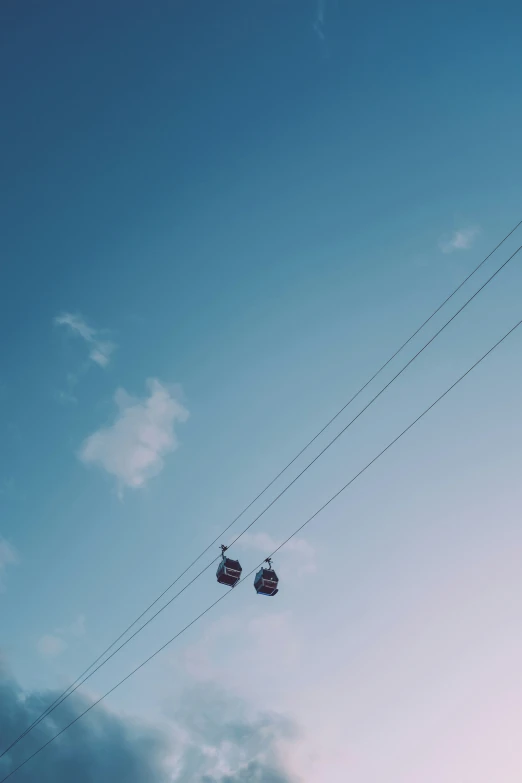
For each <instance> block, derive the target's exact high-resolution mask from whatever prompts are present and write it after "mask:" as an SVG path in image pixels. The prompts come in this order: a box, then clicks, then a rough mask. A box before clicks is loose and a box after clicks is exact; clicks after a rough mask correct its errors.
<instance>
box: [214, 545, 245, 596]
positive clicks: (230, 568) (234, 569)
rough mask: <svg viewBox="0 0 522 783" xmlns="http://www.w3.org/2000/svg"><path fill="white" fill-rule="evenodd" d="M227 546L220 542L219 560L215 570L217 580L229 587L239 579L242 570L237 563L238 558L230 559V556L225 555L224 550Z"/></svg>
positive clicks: (233, 585) (234, 584)
mask: <svg viewBox="0 0 522 783" xmlns="http://www.w3.org/2000/svg"><path fill="white" fill-rule="evenodd" d="M227 549H228V547H226V546H223V544H221V558H222V559H221V562H220V564H219V566H218V570H217V571H216V576H217V580H218V582H219V583H220V584H222V585H228V586H229V587H235V586H236V585H237V583H238V582H239V580H240V579H241V571H242V570H243V569H242V568H241V566H240V564H239V560H232V559H231V558H230V557H225V552H226V551H227Z"/></svg>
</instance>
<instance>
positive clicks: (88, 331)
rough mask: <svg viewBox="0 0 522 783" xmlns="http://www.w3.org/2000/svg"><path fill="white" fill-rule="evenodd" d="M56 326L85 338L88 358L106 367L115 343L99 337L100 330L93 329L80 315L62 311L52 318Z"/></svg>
mask: <svg viewBox="0 0 522 783" xmlns="http://www.w3.org/2000/svg"><path fill="white" fill-rule="evenodd" d="M54 322H55V324H57V325H58V326H65V327H67V328H69V329H71V330H72V331H73V332H74V333H75V334H77V335H78V336H79V337H81V338H82V339H83V340H85V342H86V343H88V344H89V345H90V346H91V349H90V352H89V359H90V360H91V361H92V362H94V363H95V364H97V365H98V366H99V367H107V365H108V364H109V362H110V358H111V355H112V353H113V352H114V351H115V350H116V345H115V344H114V343H112V342H110V341H109V340H103V339H101V338H100V331H99V330H98V329H93V327H92V326H89V325H88V324H87V323H86V321H85V320H84V319H83V318H82V317H81V316H80V315H74V314H73V313H62V315H59V316H57V317H56V318H55V319H54Z"/></svg>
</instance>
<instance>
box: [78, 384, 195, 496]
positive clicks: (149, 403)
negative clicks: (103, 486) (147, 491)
mask: <svg viewBox="0 0 522 783" xmlns="http://www.w3.org/2000/svg"><path fill="white" fill-rule="evenodd" d="M147 387H148V390H149V396H148V397H146V398H145V399H144V400H137V399H134V398H132V397H130V396H129V395H128V394H127V392H126V391H124V390H123V389H118V391H117V392H116V394H115V397H114V399H115V402H116V405H117V406H118V409H119V410H118V413H117V416H116V419H115V421H114V423H113V424H111V425H110V426H109V427H104V428H102V429H99V430H98V431H97V432H94V433H93V434H92V435H89V437H88V438H87V439H86V440H85V441H84V443H83V445H82V447H81V449H80V452H79V455H78V456H79V458H80V459H81V460H82V462H85V463H95V464H98V465H100V466H101V467H102V468H103V469H104V470H106V471H107V473H110V474H111V475H112V476H115V477H116V478H117V479H118V483H119V488H120V491H121V490H122V488H123V487H133V488H138V487H143V486H144V485H145V483H146V482H147V480H148V479H149V478H151V477H152V476H155V475H157V474H158V473H159V472H160V471H161V470H162V468H163V465H164V460H163V458H164V456H165V455H166V454H168V453H169V452H172V451H174V450H175V449H176V448H177V446H178V440H177V437H176V433H175V432H174V424H175V423H176V422H183V421H186V420H187V418H188V411H187V410H186V408H184V407H183V405H182V404H181V403H180V402H179V401H178V400H177V399H176V398H175V396H174V393H173V391H172V390H169V389H168V388H167V387H166V386H164V385H163V384H162V383H160V381H158V380H157V379H149V380H148V381H147Z"/></svg>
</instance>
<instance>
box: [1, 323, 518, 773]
mask: <svg viewBox="0 0 522 783" xmlns="http://www.w3.org/2000/svg"><path fill="white" fill-rule="evenodd" d="M521 325H522V319H521V320H520V321H518V322H517V323H516V324H515V325H514V326H513V327H511V329H510V330H509V331H508V332H506V333H505V334H504V335H503V337H501V338H500V340H498V341H497V342H496V343H495V344H494V345H493V346H492V347H491V348H490V349H489V350H488V351H486V353H484V354H483V355H482V356H481V357H480V358H479V359H478V360H477V361H476V362H475V363H474V364H472V365H471V367H469V368H468V369H467V370H466V372H464V373H463V374H462V375H461V376H460V377H459V378H458V379H457V380H456V381H455V382H454V383H453V384H452V385H451V386H449V387H448V388H447V389H446V391H444V392H443V393H442V394H441V395H440V396H439V397H437V399H436V400H435V401H434V402H432V403H431V405H429V406H428V407H427V408H425V409H424V411H423V412H422V413H421V414H420V415H419V416H417V418H416V419H414V420H413V421H412V422H411V423H410V424H409V425H408V426H407V427H406V428H405V429H403V430H402V432H401V433H399V435H397V436H396V437H395V438H394V439H393V440H391V441H390V442H389V443H388V445H387V446H385V447H384V448H383V449H382V450H381V451H380V452H379V453H378V454H377V455H376V456H375V457H374V458H373V459H372V460H370V462H368V463H367V464H366V465H365V466H364V467H363V468H361V470H359V472H358V473H356V474H355V475H354V476H352V478H351V479H350V480H349V481H348V482H347V483H346V484H344V486H342V487H341V488H340V489H339V490H338V491H337V492H336V493H335V494H334V495H332V496H331V497H330V498H329V499H328V500H327V501H326V502H325V503H324V504H323V505H322V506H321V507H320V508H318V509H317V511H315V512H314V513H313V514H312V516H310V517H308V519H307V520H305V522H303V523H302V525H300V526H299V527H298V528H297V529H296V530H294V532H293V533H291V535H289V536H288V538H286V539H285V540H284V541H283V542H282V543H281V544H279V546H278V547H277V548H276V549H274V551H273V552H272V553H271V554H270V555H269V557H270V558H272V557H273V556H274V555H275V554H277V552H279V551H280V550H281V549H282V548H283V547H284V546H286V545H287V544H288V542H289V541H291V540H292V539H293V538H294V537H295V536H296V535H297V534H298V533H300V532H301V530H303V528H305V527H306V526H307V525H309V524H310V522H312V521H313V520H314V519H316V517H318V516H319V514H321V513H322V512H323V511H324V510H325V509H326V508H327V507H328V506H329V505H330V504H331V503H333V501H334V500H336V499H337V498H338V497H339V495H341V494H342V493H343V492H344V491H345V490H347V489H348V487H350V486H351V485H352V484H353V483H354V482H355V481H356V480H357V479H358V478H359V477H360V476H361V475H362V474H363V473H365V472H366V471H367V470H368V468H370V467H371V466H372V465H373V464H374V463H375V462H377V460H379V459H380V458H381V457H382V456H383V455H384V454H385V453H386V452H387V451H388V450H389V449H391V448H392V446H394V445H395V443H397V441H399V440H400V439H401V438H402V437H403V436H404V435H406V433H407V432H409V430H411V429H412V427H414V426H415V425H416V424H417V423H418V422H419V421H420V420H421V419H422V418H424V416H426V414H427V413H429V412H430V411H431V410H432V408H434V407H435V406H436V405H437V404H438V403H439V402H441V400H443V399H444V398H445V397H446V396H447V395H448V394H449V393H450V392H451V391H452V390H453V389H454V388H455V387H456V386H458V384H459V383H460V382H461V381H463V380H464V378H466V377H467V376H468V375H469V374H470V373H471V372H472V371H473V370H474V369H475V368H476V367H478V365H479V364H481V363H482V362H483V361H484V359H486V358H487V357H488V356H489V355H490V354H491V353H493V351H494V350H496V348H498V347H499V345H501V344H502V343H503V342H504V340H506V339H507V338H508V337H509V336H510V335H511V334H512V333H513V332H514V331H515V330H516V329H518V328H519V327H520V326H521ZM264 562H265V560H263V561H262V562H261V563H259V564H258V565H257V566H256V567H255V568H253V569H252V570H251V571H249V573H248V574H246V576H244V577H243V578H242V579H241V580H240V582H238V585H239V584H244V583H245V582H246V580H247V579H249V577H251V576H252V574H254V573H255V571H256V570H257V569H258V568H260V567H262V565H263V563H264ZM231 592H232V591H228V592H227V593H223V595H221V596H220V597H219V598H218V599H217V600H216V601H214V602H213V603H212V604H210V606H208V607H207V608H206V609H204V610H203V612H201V613H200V614H199V615H197V617H195V618H194V619H193V620H191V622H190V623H188V624H187V625H185V626H184V627H183V628H182V629H181V630H180V631H178V633H177V634H175V635H174V636H173V637H172V638H171V639H169V640H168V641H167V642H165V644H163V645H162V646H161V647H159V648H158V649H157V650H156V651H155V652H154V653H152V655H150V656H149V657H148V658H146V659H145V660H144V661H142V662H141V663H140V664H139V665H138V666H136V667H135V668H134V669H133V670H132V671H131V672H129V674H127V675H126V676H125V677H124V678H123V679H121V680H120V681H119V682H118V683H116V685H114V686H113V687H112V688H111V689H110V690H108V691H107V692H106V693H105V694H103V696H100V698H99V699H97V700H96V701H95V702H93V703H92V704H91V705H90V706H89V707H87V709H85V710H84V711H83V712H81V713H80V715H78V716H77V717H76V718H74V720H72V721H70V723H68V724H67V725H66V726H64V727H63V728H62V729H61V730H60V731H59V732H58V733H57V734H55V735H54V736H53V737H51V739H49V740H48V741H47V742H46V743H45V744H44V745H41V746H40V748H38V749H37V750H36V751H34V753H32V754H31V755H30V756H28V757H27V758H26V759H25V760H24V761H23V762H22V763H21V764H19V765H18V766H17V767H15V769H13V770H11V771H10V772H9V773H8V774H7V775H6V776H5V777H4V778H2V779H1V780H0V783H5V781H6V780H8V779H9V778H10V777H11V776H12V775H14V774H15V772H18V770H19V769H21V768H22V767H24V766H25V765H26V764H27V763H28V762H29V761H31V760H32V759H33V758H34V757H35V756H37V755H38V754H39V753H41V752H42V750H44V749H45V748H46V747H48V746H49V745H50V744H51V743H52V742H54V740H56V739H58V737H60V736H61V735H62V734H64V732H66V731H67V730H68V729H69V728H70V727H71V726H73V725H74V724H75V723H77V722H78V721H79V720H80V719H81V718H83V717H84V715H86V714H87V713H88V712H90V711H91V710H92V709H94V707H96V706H97V705H98V704H100V702H102V701H103V700H104V699H106V698H107V696H110V694H112V693H114V691H115V690H116V689H117V688H119V687H120V685H123V683H125V682H127V680H129V679H130V678H131V677H132V676H133V675H134V674H136V673H137V672H138V671H140V669H142V668H143V667H144V666H146V665H147V664H148V663H150V661H152V660H153V659H154V658H156V656H157V655H159V654H160V653H161V652H163V650H165V648H166V647H168V646H169V645H171V644H172V643H173V642H174V641H175V640H176V639H178V638H179V637H180V636H181V635H182V634H183V633H185V631H188V629H189V628H191V627H192V626H193V625H194V624H195V623H197V622H198V621H199V620H201V618H202V617H204V616H205V615H206V614H208V612H210V611H211V609H213V608H214V607H215V606H217V605H218V604H219V603H220V602H221V601H223V599H224V598H226V597H227V596H229V595H230V594H231Z"/></svg>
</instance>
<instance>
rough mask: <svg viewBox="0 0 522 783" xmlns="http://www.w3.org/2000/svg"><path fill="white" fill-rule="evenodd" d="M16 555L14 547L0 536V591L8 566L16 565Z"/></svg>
mask: <svg viewBox="0 0 522 783" xmlns="http://www.w3.org/2000/svg"><path fill="white" fill-rule="evenodd" d="M18 562H19V561H18V555H17V552H16V549H15V548H14V547H13V546H12V545H11V544H9V543H8V542H7V541H6V540H5V539H3V538H0V592H2V591H3V590H4V579H3V577H4V573H5V570H6V569H7V568H8V566H13V565H17V563H18Z"/></svg>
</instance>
